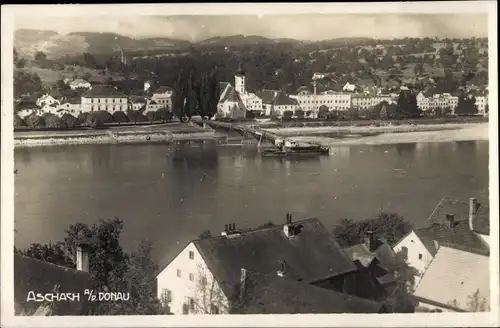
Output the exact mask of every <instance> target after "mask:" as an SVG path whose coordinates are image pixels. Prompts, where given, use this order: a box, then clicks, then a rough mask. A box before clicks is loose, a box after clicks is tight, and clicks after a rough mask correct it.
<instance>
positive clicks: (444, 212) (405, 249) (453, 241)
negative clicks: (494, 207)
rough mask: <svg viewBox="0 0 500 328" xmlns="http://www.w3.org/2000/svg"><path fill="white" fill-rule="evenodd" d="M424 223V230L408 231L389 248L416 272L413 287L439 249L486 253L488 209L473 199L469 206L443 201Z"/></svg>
mask: <svg viewBox="0 0 500 328" xmlns="http://www.w3.org/2000/svg"><path fill="white" fill-rule="evenodd" d="M428 223H429V226H428V227H425V228H422V229H415V230H413V231H411V232H410V233H409V234H407V235H406V236H405V237H403V238H402V239H401V240H400V241H399V242H398V243H397V244H395V245H394V247H393V249H394V251H395V252H396V253H398V252H402V253H403V254H405V256H406V259H407V261H408V264H409V265H410V266H411V267H414V268H415V269H417V271H418V272H419V274H420V276H419V277H416V279H415V283H416V285H417V286H418V283H419V281H420V279H421V277H422V276H423V275H424V273H425V272H426V270H427V267H428V266H429V264H430V263H431V262H432V261H433V259H434V257H435V255H436V253H437V251H438V250H439V248H440V247H441V246H450V245H451V246H452V247H455V248H460V249H464V250H468V251H474V252H478V253H480V254H487V253H489V208H488V206H485V205H481V204H480V203H478V202H477V200H476V199H475V198H471V199H470V200H469V203H467V202H463V201H460V200H457V199H453V198H443V199H442V200H441V201H440V202H439V204H438V205H437V207H436V208H435V209H434V211H433V212H432V214H431V215H430V217H429V219H428Z"/></svg>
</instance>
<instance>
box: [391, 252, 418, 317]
mask: <svg viewBox="0 0 500 328" xmlns="http://www.w3.org/2000/svg"><path fill="white" fill-rule="evenodd" d="M405 256H406V255H405V254H403V253H401V252H399V253H396V254H395V258H394V263H395V268H394V272H393V274H394V277H395V278H396V283H395V286H394V288H393V290H392V293H391V294H390V295H389V296H388V297H387V300H386V301H385V306H386V308H387V310H388V311H389V312H390V313H413V312H415V307H416V300H415V298H414V297H413V295H412V294H413V291H414V288H415V276H416V275H417V273H418V272H417V270H416V269H415V268H413V267H411V266H409V264H408V262H407V260H406V258H405Z"/></svg>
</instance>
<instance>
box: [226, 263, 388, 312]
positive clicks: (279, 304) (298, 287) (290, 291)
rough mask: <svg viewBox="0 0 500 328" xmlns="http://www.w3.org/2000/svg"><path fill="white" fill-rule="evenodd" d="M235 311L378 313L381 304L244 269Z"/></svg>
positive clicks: (380, 310)
mask: <svg viewBox="0 0 500 328" xmlns="http://www.w3.org/2000/svg"><path fill="white" fill-rule="evenodd" d="M240 297H241V299H240V300H239V302H237V305H236V306H235V307H234V309H233V312H234V313H236V314H293V313H379V312H382V304H381V303H378V302H374V301H370V300H367V299H363V298H360V297H356V296H351V295H347V294H343V293H339V292H335V291H331V290H328V289H324V288H321V287H317V286H313V285H309V284H306V283H304V282H298V281H293V280H289V279H284V278H281V277H278V276H277V275H272V274H262V273H257V272H252V271H246V279H245V282H244V288H243V293H242V294H240Z"/></svg>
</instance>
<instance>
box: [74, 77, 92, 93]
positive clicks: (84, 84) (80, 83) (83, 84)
mask: <svg viewBox="0 0 500 328" xmlns="http://www.w3.org/2000/svg"><path fill="white" fill-rule="evenodd" d="M68 85H69V87H70V88H71V90H77V89H90V88H92V85H91V84H90V82H88V81H85V80H84V79H76V80H73V81H71V82H69V84H68Z"/></svg>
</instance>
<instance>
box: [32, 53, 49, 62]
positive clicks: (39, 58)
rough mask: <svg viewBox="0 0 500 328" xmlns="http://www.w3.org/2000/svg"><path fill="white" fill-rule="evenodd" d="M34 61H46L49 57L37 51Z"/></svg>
mask: <svg viewBox="0 0 500 328" xmlns="http://www.w3.org/2000/svg"><path fill="white" fill-rule="evenodd" d="M34 59H35V60H36V61H45V60H47V55H46V54H45V53H43V52H42V51H37V52H35V55H34Z"/></svg>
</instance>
